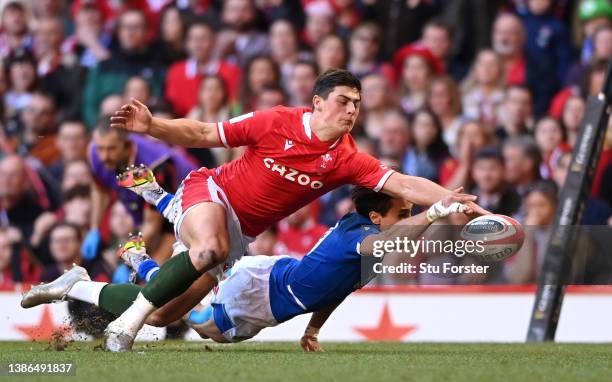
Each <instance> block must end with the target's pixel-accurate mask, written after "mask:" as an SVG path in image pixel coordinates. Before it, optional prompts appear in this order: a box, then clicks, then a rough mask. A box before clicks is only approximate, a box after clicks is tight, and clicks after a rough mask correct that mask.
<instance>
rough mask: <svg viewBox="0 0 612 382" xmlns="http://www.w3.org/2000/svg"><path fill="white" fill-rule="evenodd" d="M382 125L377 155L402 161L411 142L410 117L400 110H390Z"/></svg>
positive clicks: (398, 161)
mask: <svg viewBox="0 0 612 382" xmlns="http://www.w3.org/2000/svg"><path fill="white" fill-rule="evenodd" d="M381 125H382V129H381V133H380V139H379V140H378V150H377V151H378V155H377V157H382V158H389V159H391V160H393V161H395V162H397V163H402V161H403V160H404V156H405V155H406V151H407V150H408V147H409V145H410V144H411V137H410V124H409V122H408V118H406V116H405V115H404V114H403V113H401V112H400V111H397V110H393V111H389V112H387V113H386V114H385V115H384V117H383V119H382V120H381Z"/></svg>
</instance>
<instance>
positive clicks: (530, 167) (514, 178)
mask: <svg viewBox="0 0 612 382" xmlns="http://www.w3.org/2000/svg"><path fill="white" fill-rule="evenodd" d="M503 156H504V164H505V168H506V180H507V181H508V182H509V183H510V184H511V185H512V186H514V187H515V188H516V191H517V192H518V193H519V195H521V196H525V195H526V194H527V192H528V191H529V189H530V187H531V186H533V185H534V184H535V183H536V182H537V181H538V180H540V164H541V163H542V154H541V153H540V149H539V148H538V145H537V144H536V143H535V141H534V140H533V138H531V137H528V136H521V137H516V138H509V139H508V140H507V141H505V142H504V146H503Z"/></svg>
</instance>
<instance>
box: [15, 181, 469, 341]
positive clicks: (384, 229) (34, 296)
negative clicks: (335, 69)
mask: <svg viewBox="0 0 612 382" xmlns="http://www.w3.org/2000/svg"><path fill="white" fill-rule="evenodd" d="M460 200H461V195H460V194H458V193H451V194H449V195H447V196H446V197H445V198H444V199H443V200H442V201H440V202H439V203H436V204H435V205H434V206H433V207H432V208H430V209H429V210H428V211H426V212H423V213H421V214H418V215H416V216H413V217H410V210H411V208H412V205H411V204H410V203H407V202H406V201H404V200H402V199H398V198H392V197H390V196H388V195H386V194H383V193H376V192H374V191H371V190H368V189H365V188H356V189H355V191H354V192H353V201H354V203H355V206H356V209H357V213H349V214H347V215H346V216H344V217H343V218H342V219H341V220H340V221H339V222H338V224H337V225H336V226H335V227H334V228H331V229H330V230H329V231H328V232H327V233H326V234H325V235H324V237H323V238H321V240H320V241H319V243H317V245H316V246H315V247H314V248H313V249H312V250H311V251H310V253H309V254H308V255H306V256H305V257H304V258H303V259H302V260H296V259H293V258H291V257H288V256H246V257H244V258H242V259H241V260H240V261H238V262H237V263H236V264H235V266H234V267H233V268H232V270H231V274H230V275H229V277H228V278H227V279H225V280H223V281H222V282H221V283H220V285H219V289H218V291H217V292H215V293H214V295H213V297H212V299H211V305H210V306H209V307H207V308H206V309H205V310H204V311H203V312H201V315H203V316H205V319H204V320H203V321H204V322H203V323H202V324H198V325H192V327H194V329H195V330H196V331H197V332H198V333H199V334H200V335H201V336H202V337H205V338H211V339H213V340H215V341H217V342H237V341H242V340H245V339H248V338H251V337H253V336H255V335H256V334H257V333H259V331H261V329H263V328H265V327H271V326H275V325H278V324H279V323H281V322H284V321H287V320H289V319H291V318H293V317H295V316H297V315H300V314H304V313H309V312H315V313H314V314H313V317H312V318H311V320H310V324H309V326H308V328H307V329H306V333H305V336H304V337H303V338H302V346H303V347H304V348H305V349H306V350H309V349H310V350H319V349H318V346H319V345H318V342H317V338H316V337H317V334H318V330H319V329H320V327H321V326H322V325H323V324H324V323H325V321H326V320H327V318H328V317H329V315H330V314H331V313H332V312H333V310H334V309H335V307H337V306H338V305H339V304H340V303H341V302H342V301H343V300H344V299H345V298H346V297H347V296H348V295H349V294H350V293H352V292H353V291H354V290H355V289H358V288H360V287H361V286H362V285H364V284H365V283H367V282H368V281H369V280H370V279H371V278H372V277H373V276H374V273H372V272H368V273H367V274H362V272H363V270H364V269H368V268H366V267H362V256H370V255H372V253H373V249H374V242H376V241H378V240H394V239H395V238H396V237H406V238H408V239H415V238H418V237H420V236H421V234H422V233H423V231H424V230H425V229H426V228H427V226H428V225H429V224H431V223H432V222H434V221H435V220H437V219H439V218H441V217H445V216H448V215H449V214H451V213H460V212H466V213H471V212H472V211H471V210H470V208H469V207H466V206H465V205H463V204H460V203H459V201H460ZM122 252H123V255H126V256H122V257H123V258H124V259H126V260H128V262H129V263H130V264H131V265H132V266H136V265H138V264H136V262H139V263H140V265H139V268H141V269H139V270H138V271H139V273H140V274H150V273H151V271H152V270H151V267H150V266H145V263H146V262H143V261H142V260H144V259H146V255H144V246H143V245H142V242H140V241H138V240H135V241H133V242H131V243H129V244H128V245H126V246H125V247H124V249H123V251H122ZM147 261H151V262H152V260H147ZM372 264H373V263H372ZM142 268H145V269H142ZM369 269H370V270H371V267H370V268H369ZM145 277H146V276H145ZM87 279H88V277H87V273H86V271H85V270H84V269H83V268H81V267H74V268H73V269H71V270H70V271H69V272H67V273H66V274H64V275H63V276H61V277H60V278H58V279H57V280H55V281H53V282H52V283H50V284H45V285H41V286H36V287H34V288H33V289H32V290H31V291H30V292H29V293H28V294H26V295H25V296H24V300H23V302H22V305H34V304H35V305H37V304H40V303H49V302H52V301H54V300H59V299H63V298H66V297H68V298H73V299H77V300H81V301H85V302H89V303H92V304H96V305H98V306H100V307H102V308H104V309H106V310H109V311H111V312H114V313H118V312H117V311H116V310H115V308H116V307H117V306H119V305H120V304H122V303H124V301H121V298H120V297H119V296H115V298H116V299H118V300H119V301H114V302H113V301H107V300H105V299H106V298H105V297H104V295H103V293H102V292H103V291H104V289H106V288H112V287H114V286H113V285H109V286H106V285H105V283H97V282H92V281H88V280H87ZM153 279H154V278H153ZM124 286H126V287H127V286H128V285H124ZM129 287H130V289H129V290H126V292H129V293H130V294H131V298H135V296H136V294H137V293H138V291H139V289H140V287H138V286H136V285H129ZM123 298H124V299H125V298H127V296H123ZM128 300H129V298H128ZM200 319H201V318H200Z"/></svg>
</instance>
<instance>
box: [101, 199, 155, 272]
mask: <svg viewBox="0 0 612 382" xmlns="http://www.w3.org/2000/svg"><path fill="white" fill-rule="evenodd" d="M108 230H109V231H110V240H109V241H108V245H106V247H105V248H104V249H103V250H102V254H101V257H102V259H104V263H105V264H106V265H107V266H108V267H109V268H110V269H114V272H113V282H116V283H122V282H126V281H127V280H128V279H129V274H130V270H129V269H128V267H127V265H125V264H123V262H122V261H120V260H119V258H118V256H117V247H118V246H119V245H121V244H123V243H125V242H126V241H127V240H128V237H129V235H130V233H133V232H134V231H135V230H136V226H135V224H134V219H133V218H132V215H130V213H129V212H128V210H127V209H126V208H125V205H123V203H121V201H119V200H117V201H115V202H114V203H113V204H112V205H111V207H110V217H109V219H108ZM149 247H151V246H150V245H147V250H150V251H152V250H153V249H154V248H149ZM166 248H167V247H166ZM152 255H153V252H151V253H150V256H152ZM166 258H167V256H163V257H160V256H159V255H158V253H157V252H156V254H155V259H156V260H159V261H160V263H163V262H164V261H165V260H166Z"/></svg>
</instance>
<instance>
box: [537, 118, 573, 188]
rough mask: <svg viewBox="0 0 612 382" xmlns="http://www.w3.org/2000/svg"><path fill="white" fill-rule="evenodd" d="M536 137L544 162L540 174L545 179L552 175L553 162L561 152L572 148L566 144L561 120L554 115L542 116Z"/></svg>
mask: <svg viewBox="0 0 612 382" xmlns="http://www.w3.org/2000/svg"><path fill="white" fill-rule="evenodd" d="M533 135H534V138H535V141H536V143H537V145H538V147H539V148H540V153H541V154H542V164H541V165H540V175H541V176H542V178H544V179H550V178H551V176H552V162H553V161H554V159H555V158H556V157H558V156H559V155H560V154H561V153H563V152H567V151H569V150H570V148H569V146H567V144H565V141H566V138H567V137H566V136H567V134H566V133H565V130H563V126H562V125H561V123H559V121H557V120H556V119H554V118H552V117H548V116H546V117H542V118H540V120H539V121H538V122H537V123H536V125H535V129H534V134H533Z"/></svg>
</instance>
